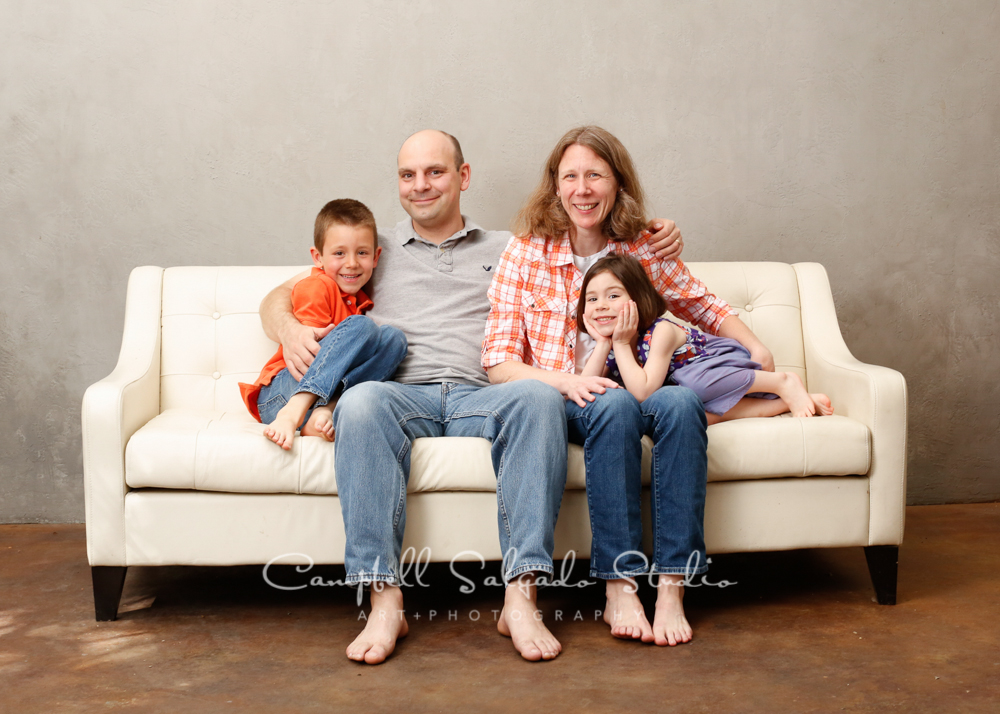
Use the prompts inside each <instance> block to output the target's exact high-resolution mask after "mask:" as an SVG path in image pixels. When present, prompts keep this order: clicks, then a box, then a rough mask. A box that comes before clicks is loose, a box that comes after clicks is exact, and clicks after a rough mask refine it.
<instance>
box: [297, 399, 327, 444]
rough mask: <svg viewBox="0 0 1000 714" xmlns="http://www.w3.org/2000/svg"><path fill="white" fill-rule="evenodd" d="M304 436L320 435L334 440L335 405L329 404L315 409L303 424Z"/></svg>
mask: <svg viewBox="0 0 1000 714" xmlns="http://www.w3.org/2000/svg"><path fill="white" fill-rule="evenodd" d="M302 436H320V437H323V438H324V439H326V440H327V441H333V436H334V431H333V407H331V406H330V405H329V404H327V405H325V406H322V407H316V408H315V409H313V411H312V414H310V415H309V420H308V421H307V422H306V423H305V424H304V425H303V426H302Z"/></svg>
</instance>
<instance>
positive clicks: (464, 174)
mask: <svg viewBox="0 0 1000 714" xmlns="http://www.w3.org/2000/svg"><path fill="white" fill-rule="evenodd" d="M458 175H459V176H461V178H462V190H463V191H465V190H466V189H468V188H469V182H470V181H472V167H471V166H469V165H468V164H462V168H460V169H459V170H458Z"/></svg>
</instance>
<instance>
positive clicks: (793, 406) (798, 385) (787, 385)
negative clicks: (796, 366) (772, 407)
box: [777, 372, 816, 417]
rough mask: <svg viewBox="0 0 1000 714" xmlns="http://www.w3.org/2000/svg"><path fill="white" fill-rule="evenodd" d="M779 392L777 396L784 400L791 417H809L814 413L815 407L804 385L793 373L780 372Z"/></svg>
mask: <svg viewBox="0 0 1000 714" xmlns="http://www.w3.org/2000/svg"><path fill="white" fill-rule="evenodd" d="M778 376H780V379H781V391H779V392H777V394H778V396H779V397H781V398H782V399H783V400H785V404H787V405H788V410H789V411H790V412H791V413H792V416H796V417H811V416H813V415H814V414H815V413H816V405H815V404H814V403H813V400H812V398H811V397H810V396H809V392H807V391H806V385H804V384H802V379H801V378H800V377H799V375H797V374H795V373H794V372H781V373H780V375H778Z"/></svg>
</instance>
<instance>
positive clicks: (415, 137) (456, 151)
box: [396, 129, 465, 171]
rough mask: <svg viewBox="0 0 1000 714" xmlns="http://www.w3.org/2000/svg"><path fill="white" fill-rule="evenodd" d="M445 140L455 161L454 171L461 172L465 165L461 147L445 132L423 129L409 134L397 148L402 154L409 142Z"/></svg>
mask: <svg viewBox="0 0 1000 714" xmlns="http://www.w3.org/2000/svg"><path fill="white" fill-rule="evenodd" d="M442 138H443V139H446V140H447V141H448V143H449V144H451V149H452V153H453V155H454V159H455V169H456V170H459V171H461V170H462V164H464V163H465V157H464V156H463V155H462V146H461V145H460V144H459V143H458V139H456V138H455V137H454V136H452V135H451V134H449V133H448V132H446V131H441V130H440V129H423V130H422V131H418V132H416V133H415V134H411V135H410V136H409V137H407V139H406V141H404V142H403V145H402V146H400V147H399V153H400V154H401V153H403V149H404V148H406V145H407V144H410V143H411V142H420V143H425V142H427V141H435V140H439V139H442ZM396 161H397V163H398V161H399V154H397V155H396Z"/></svg>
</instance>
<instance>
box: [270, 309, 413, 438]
mask: <svg viewBox="0 0 1000 714" xmlns="http://www.w3.org/2000/svg"><path fill="white" fill-rule="evenodd" d="M405 356H406V337H405V336H404V335H403V333H402V332H401V331H400V330H398V329H396V328H395V327H388V326H383V327H379V326H378V325H376V324H375V323H374V322H373V321H372V320H371V318H369V317H365V316H364V315H351V316H350V317H347V318H345V319H344V320H341V321H340V322H339V323H338V324H337V326H336V327H334V328H333V330H331V331H330V333H329V334H328V335H327V336H326V337H324V338H323V339H321V340H320V341H319V354H317V355H316V358H315V359H314V360H313V363H312V364H311V365H309V369H308V371H307V372H306V373H305V374H304V375H302V380H301V381H299V382H296V381H295V378H294V377H293V376H292V375H291V374H289V372H288V370H287V369H283V370H281V371H280V372H278V374H276V375H274V377H273V378H272V379H271V383H270V384H267V385H264V386H263V387H261V389H260V394H259V395H258V396H257V410H258V412H259V413H260V420H261V421H262V422H263V423H264V424H270V423H271V422H273V421H274V418H275V417H276V416H277V414H278V411H279V410H280V409H281V408H282V407H283V406H285V405H286V404H287V403H288V400H289V399H290V398H291V397H292V396H294V395H296V394H299V393H301V392H308V393H310V394H315V395H316V403H315V404H313V408H315V407H321V406H323V405H324V404H326V403H328V402H329V401H330V399H332V398H333V396H334V395H335V394H336V392H337V390H339V389H340V388H341V387H343V388H344V389H347V388H348V387H351V386H354V385H356V384H359V383H361V382H369V381H374V382H381V381H382V380H384V379H388V378H389V377H391V376H392V374H393V372H395V371H396V368H397V367H398V366H399V363H400V362H402V361H403V358H404V357H405ZM310 414H312V409H310V410H309V411H308V412H307V413H306V416H305V418H304V419H303V420H302V423H303V424H304V423H305V422H306V421H308V419H309V415H310Z"/></svg>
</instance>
